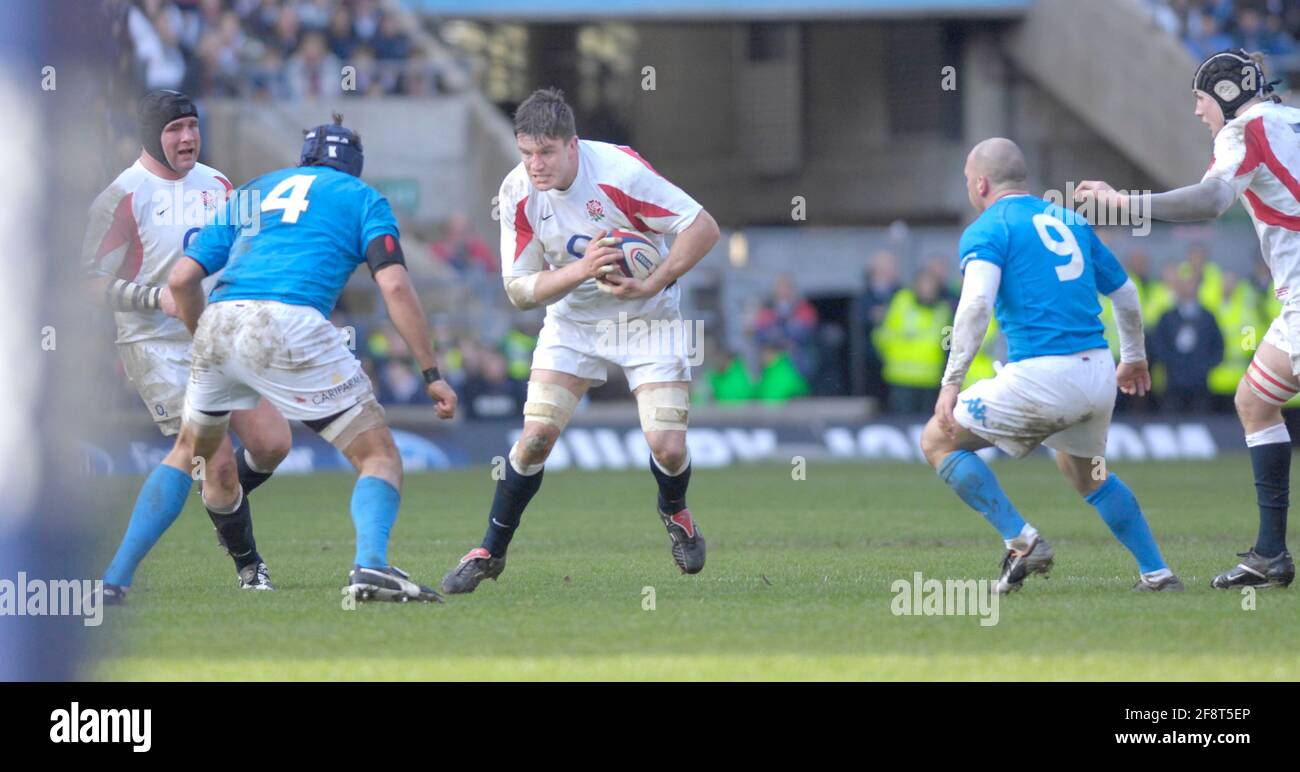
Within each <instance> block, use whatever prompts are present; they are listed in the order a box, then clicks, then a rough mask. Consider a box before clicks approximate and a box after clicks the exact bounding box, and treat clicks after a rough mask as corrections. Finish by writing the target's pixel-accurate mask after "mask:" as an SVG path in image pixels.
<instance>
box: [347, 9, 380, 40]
mask: <svg viewBox="0 0 1300 772" xmlns="http://www.w3.org/2000/svg"><path fill="white" fill-rule="evenodd" d="M382 18H383V12H382V11H380V10H379V2H378V0H357V3H356V6H355V10H354V12H353V14H352V28H353V30H355V31H356V33H357V40H360V41H362V42H365V43H369V42H371V41H372V40H373V39H374V37H375V35H377V34H378V33H379V22H380V20H381V19H382Z"/></svg>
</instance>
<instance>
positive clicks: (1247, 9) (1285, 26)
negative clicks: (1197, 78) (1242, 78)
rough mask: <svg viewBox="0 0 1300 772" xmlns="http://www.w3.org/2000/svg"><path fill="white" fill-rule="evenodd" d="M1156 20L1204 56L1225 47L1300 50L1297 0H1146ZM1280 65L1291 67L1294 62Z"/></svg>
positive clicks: (1283, 53) (1280, 53) (1282, 52)
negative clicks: (1298, 44)
mask: <svg viewBox="0 0 1300 772" xmlns="http://www.w3.org/2000/svg"><path fill="white" fill-rule="evenodd" d="M1148 4H1149V5H1150V6H1151V9H1152V14H1153V17H1154V18H1155V20H1156V23H1157V24H1159V25H1160V26H1161V27H1162V28H1163V29H1165V30H1166V31H1167V32H1168V33H1169V34H1171V35H1174V36H1175V37H1177V38H1178V39H1180V40H1182V41H1183V42H1184V44H1186V46H1187V48H1188V49H1189V50H1190V51H1191V53H1192V55H1193V56H1194V57H1195V58H1196V59H1197V60H1200V59H1204V58H1205V57H1207V56H1209V55H1210V54H1212V53H1214V52H1215V51H1222V50H1223V49H1225V48H1244V49H1246V50H1247V51H1252V52H1253V51H1261V52H1263V53H1266V54H1269V55H1272V56H1276V57H1290V56H1292V55H1294V54H1296V53H1297V52H1298V51H1300V49H1298V48H1297V44H1296V41H1297V39H1300V0H1148ZM1283 69H1285V70H1288V71H1293V70H1294V69H1295V68H1294V66H1286V67H1284V68H1283Z"/></svg>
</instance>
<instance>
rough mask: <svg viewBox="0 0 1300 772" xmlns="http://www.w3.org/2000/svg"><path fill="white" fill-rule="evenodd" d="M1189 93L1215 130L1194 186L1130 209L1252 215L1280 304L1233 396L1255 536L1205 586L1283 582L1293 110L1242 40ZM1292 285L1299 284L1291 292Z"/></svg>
mask: <svg viewBox="0 0 1300 772" xmlns="http://www.w3.org/2000/svg"><path fill="white" fill-rule="evenodd" d="M1192 93H1193V95H1194V96H1195V100H1196V108H1195V114H1196V117H1197V118H1200V119H1201V121H1202V122H1204V123H1205V124H1206V126H1208V127H1209V129H1210V134H1211V136H1213V138H1214V159H1213V161H1211V163H1210V168H1209V170H1208V171H1207V172H1206V173H1205V176H1204V177H1203V178H1202V179H1201V181H1200V182H1199V183H1197V184H1195V185H1188V186H1186V187H1182V188H1178V189H1176V190H1171V191H1169V192H1167V193H1159V194H1156V195H1151V196H1149V197H1146V196H1143V197H1144V198H1146V200H1145V201H1139V202H1138V204H1140V205H1141V209H1140V210H1138V212H1137V213H1138V214H1140V212H1141V211H1145V212H1146V213H1147V214H1149V216H1150V217H1151V218H1152V219H1156V220H1166V221H1170V222H1196V221H1201V220H1211V219H1214V218H1216V217H1218V216H1219V215H1221V214H1223V213H1224V212H1226V211H1228V209H1229V208H1230V207H1231V206H1232V204H1233V203H1234V202H1235V201H1237V200H1238V199H1240V200H1241V204H1242V206H1243V207H1245V209H1246V212H1247V213H1248V214H1249V215H1250V218H1251V220H1253V221H1254V223H1255V232H1256V233H1257V234H1258V235H1259V246H1260V252H1261V253H1262V254H1263V257H1264V262H1265V263H1267V264H1268V268H1269V271H1270V272H1271V273H1272V275H1273V285H1274V287H1275V288H1276V292H1277V296H1278V298H1279V299H1280V300H1281V301H1282V303H1283V306H1282V314H1281V316H1279V317H1277V318H1276V319H1274V320H1273V323H1272V324H1271V325H1270V326H1269V328H1268V332H1267V333H1266V334H1265V335H1264V339H1263V341H1262V342H1261V343H1260V344H1259V347H1258V348H1257V349H1256V350H1255V357H1254V359H1253V360H1252V361H1251V363H1250V367H1249V368H1248V369H1247V370H1246V375H1245V377H1244V378H1242V380H1241V383H1240V384H1238V386H1237V394H1236V398H1235V403H1236V407H1237V415H1238V416H1239V417H1240V418H1241V424H1242V428H1243V429H1244V430H1245V433H1246V446H1247V447H1248V448H1249V449H1250V459H1251V465H1252V467H1253V468H1254V474H1255V491H1256V501H1257V503H1258V506H1259V533H1258V536H1257V538H1256V541H1255V545H1254V546H1253V547H1252V548H1251V549H1250V550H1248V551H1246V552H1244V553H1241V554H1240V555H1238V557H1240V558H1242V560H1241V562H1240V563H1238V564H1237V566H1236V567H1234V568H1231V569H1229V570H1228V571H1225V572H1224V573H1222V574H1219V575H1218V576H1216V577H1215V578H1214V579H1213V580H1212V581H1211V586H1213V587H1216V588H1219V589H1231V588H1234V587H1286V586H1288V585H1290V584H1291V582H1292V580H1293V579H1294V578H1295V561H1294V560H1292V558H1291V553H1290V552H1288V551H1287V547H1286V520H1287V507H1288V505H1289V498H1290V477H1291V436H1290V434H1289V433H1288V432H1287V428H1286V424H1285V423H1284V422H1283V420H1282V406H1283V405H1285V404H1286V403H1287V402H1288V401H1289V400H1290V399H1291V398H1292V397H1294V396H1295V395H1296V394H1297V393H1298V392H1300V182H1297V179H1300V110H1296V109H1295V108H1292V107H1287V106H1285V105H1283V104H1281V103H1280V100H1279V99H1278V98H1277V97H1276V96H1274V95H1273V84H1271V83H1268V82H1267V81H1265V79H1264V70H1263V66H1262V57H1260V56H1259V55H1252V54H1248V53H1247V52H1245V51H1243V50H1240V49H1238V50H1229V51H1220V52H1219V53H1216V54H1213V55H1212V56H1210V57H1208V58H1207V59H1206V60H1205V61H1203V62H1202V63H1201V64H1200V66H1199V67H1197V69H1196V75H1195V77H1194V78H1193V82H1192ZM1139 195H1142V194H1137V195H1133V196H1129V195H1123V194H1120V193H1118V192H1116V191H1115V189H1114V188H1112V187H1111V186H1110V185H1108V184H1106V183H1105V182H1100V181H1088V182H1085V183H1083V184H1082V185H1080V186H1079V187H1078V189H1077V192H1076V198H1079V199H1080V200H1088V199H1093V200H1095V202H1096V203H1097V204H1098V205H1099V207H1105V208H1106V210H1107V211H1114V212H1116V213H1118V214H1119V215H1120V216H1121V217H1123V216H1125V215H1130V216H1131V215H1132V214H1134V211H1135V210H1137V209H1138V208H1137V207H1135V206H1134V201H1133V199H1135V198H1138V196H1139ZM1123 221H1125V222H1127V220H1123ZM1292 287H1295V288H1297V290H1298V291H1297V292H1295V293H1291V292H1290V289H1291V288H1292ZM1227 345H1230V346H1234V345H1243V342H1241V341H1229V342H1228V344H1227Z"/></svg>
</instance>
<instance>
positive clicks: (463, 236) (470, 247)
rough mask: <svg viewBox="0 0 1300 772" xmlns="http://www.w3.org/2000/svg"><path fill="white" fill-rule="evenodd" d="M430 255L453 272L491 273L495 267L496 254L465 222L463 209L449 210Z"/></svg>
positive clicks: (466, 221)
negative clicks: (444, 226) (448, 217)
mask: <svg viewBox="0 0 1300 772" xmlns="http://www.w3.org/2000/svg"><path fill="white" fill-rule="evenodd" d="M431 249H432V250H433V255H434V257H436V258H437V259H438V260H441V261H442V262H444V263H446V264H447V265H449V266H451V267H452V268H454V269H456V272H457V273H459V274H461V275H465V274H470V273H478V274H484V273H486V274H494V273H496V271H497V259H496V254H495V253H494V252H493V251H492V247H491V246H489V245H488V243H487V242H486V241H484V240H483V239H482V238H481V237H480V236H479V235H478V234H477V233H475V232H474V230H473V228H471V227H470V224H469V215H467V214H465V212H463V211H458V212H455V213H454V214H452V216H451V218H450V219H448V220H447V233H446V235H444V236H443V237H442V238H441V239H439V240H438V241H435V242H434V243H433V245H432V247H431Z"/></svg>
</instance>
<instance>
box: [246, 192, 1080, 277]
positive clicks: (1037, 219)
mask: <svg viewBox="0 0 1300 772" xmlns="http://www.w3.org/2000/svg"><path fill="white" fill-rule="evenodd" d="M263 208H265V207H263ZM1034 228H1035V229H1036V230H1037V231H1038V238H1040V239H1042V240H1043V246H1045V247H1047V249H1048V250H1049V251H1051V252H1052V253H1053V254H1057V255H1060V256H1061V257H1068V258H1070V262H1068V263H1066V264H1065V265H1058V266H1056V278H1058V279H1060V280H1061V281H1070V280H1071V279H1077V278H1079V277H1080V276H1082V275H1083V252H1082V251H1081V250H1080V249H1079V242H1078V240H1077V239H1075V238H1074V232H1073V231H1071V230H1070V229H1069V228H1068V227H1066V225H1065V223H1063V222H1061V221H1060V220H1058V219H1056V218H1055V217H1053V216H1051V215H1050V214H1036V215H1034ZM1049 230H1050V231H1052V232H1054V233H1055V234H1056V236H1057V238H1052V237H1051V236H1050V235H1049V234H1048V231H1049Z"/></svg>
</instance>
